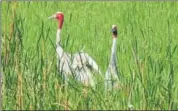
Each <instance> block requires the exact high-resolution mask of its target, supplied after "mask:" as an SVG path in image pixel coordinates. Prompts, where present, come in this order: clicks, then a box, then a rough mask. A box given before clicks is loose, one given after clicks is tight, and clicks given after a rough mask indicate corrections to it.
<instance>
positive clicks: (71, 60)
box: [48, 12, 101, 87]
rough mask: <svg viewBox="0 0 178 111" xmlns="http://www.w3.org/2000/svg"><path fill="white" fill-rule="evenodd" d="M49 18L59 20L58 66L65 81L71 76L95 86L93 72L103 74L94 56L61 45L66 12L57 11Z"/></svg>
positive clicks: (57, 35)
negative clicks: (71, 50)
mask: <svg viewBox="0 0 178 111" xmlns="http://www.w3.org/2000/svg"><path fill="white" fill-rule="evenodd" d="M48 19H56V20H57V21H58V29H57V33H56V52H57V67H58V70H59V72H60V73H61V74H62V75H63V77H64V79H65V81H66V82H67V81H68V78H69V77H74V79H76V80H77V81H79V82H82V83H84V85H86V86H89V85H90V86H93V87H94V86H95V82H94V80H93V72H96V73H98V74H101V71H100V69H99V66H98V65H97V63H96V62H95V61H94V60H93V58H92V57H90V56H89V55H88V54H87V53H85V52H82V51H79V52H77V53H75V54H70V53H67V52H65V51H64V50H63V48H62V47H61V45H60V39H61V37H60V34H61V30H62V26H63V22H64V14H63V13H62V12H56V13H55V14H54V15H52V16H50V17H49V18H48Z"/></svg>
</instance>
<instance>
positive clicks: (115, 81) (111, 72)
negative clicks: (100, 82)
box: [105, 25, 119, 91]
mask: <svg viewBox="0 0 178 111" xmlns="http://www.w3.org/2000/svg"><path fill="white" fill-rule="evenodd" d="M112 34H113V35H112V38H113V42H112V47H111V57H110V61H109V66H108V68H107V71H106V73H105V90H107V91H109V90H111V89H113V88H116V87H119V78H118V75H119V72H118V69H117V57H116V56H117V55H116V43H117V26H116V25H112Z"/></svg>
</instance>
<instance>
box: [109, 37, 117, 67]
mask: <svg viewBox="0 0 178 111" xmlns="http://www.w3.org/2000/svg"><path fill="white" fill-rule="evenodd" d="M116 42H117V38H113V43H112V49H111V59H110V62H111V63H112V64H113V63H114V64H115V62H116Z"/></svg>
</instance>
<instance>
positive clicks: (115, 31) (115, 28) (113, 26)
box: [112, 25, 117, 38]
mask: <svg viewBox="0 0 178 111" xmlns="http://www.w3.org/2000/svg"><path fill="white" fill-rule="evenodd" d="M112 34H113V38H117V26H116V25H112Z"/></svg>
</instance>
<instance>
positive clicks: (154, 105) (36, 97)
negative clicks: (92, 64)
mask: <svg viewBox="0 0 178 111" xmlns="http://www.w3.org/2000/svg"><path fill="white" fill-rule="evenodd" d="M1 5H2V10H1V13H2V18H1V20H2V22H1V23H2V34H1V37H2V56H1V58H2V66H3V67H2V71H3V86H2V100H3V103H2V109H4V110H5V109H6V110H10V109H71V110H74V109H93V110H96V109H128V105H130V104H131V105H133V107H134V109H178V48H177V47H178V36H177V35H178V33H177V32H178V3H177V2H52V1H51V2H22V1H21V2H2V4H1ZM57 11H62V12H63V13H64V15H65V18H64V19H65V20H64V24H63V25H64V26H63V29H62V35H61V45H62V47H63V48H64V50H65V51H66V52H70V53H75V52H77V51H79V50H80V49H82V47H85V48H84V51H85V52H87V53H88V54H89V55H90V56H92V57H93V58H94V59H95V60H96V61H97V63H98V64H99V66H100V68H101V70H102V72H103V76H104V73H105V71H106V69H107V66H108V61H109V57H110V51H111V44H112V34H111V31H110V30H111V26H112V24H116V25H118V27H119V36H118V41H117V57H118V61H117V63H118V67H119V71H120V81H121V83H122V86H121V89H120V90H115V91H113V92H110V93H109V94H107V95H106V93H104V81H103V80H102V79H101V80H100V81H99V82H98V83H97V87H96V89H95V90H92V89H88V92H87V94H86V93H84V92H83V90H82V86H81V85H80V84H78V83H76V82H75V81H70V84H69V86H68V89H67V91H64V90H63V88H62V85H63V83H62V79H61V76H60V74H58V72H57V69H56V52H55V40H56V37H55V36H56V31H57V22H56V21H55V20H48V19H47V18H48V17H49V16H51V15H52V14H54V13H55V12H57Z"/></svg>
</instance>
